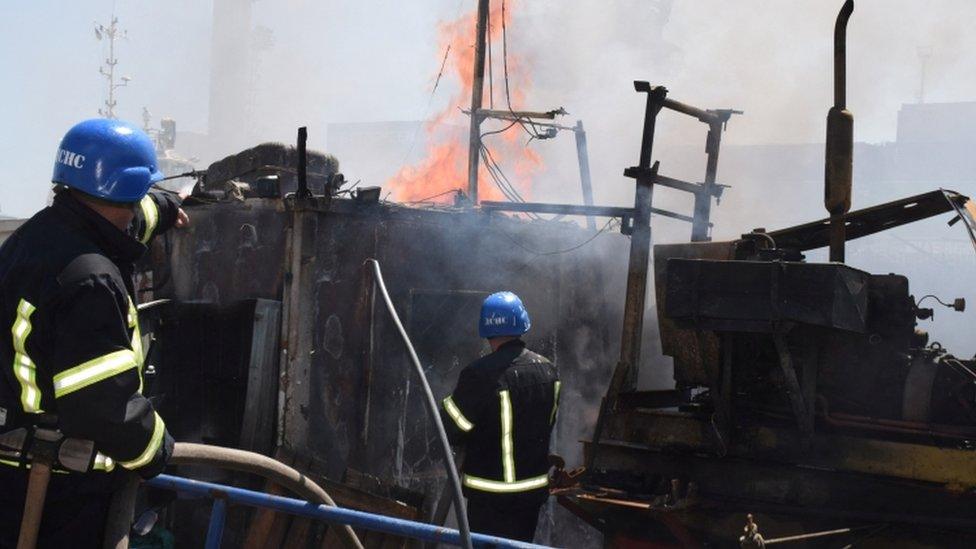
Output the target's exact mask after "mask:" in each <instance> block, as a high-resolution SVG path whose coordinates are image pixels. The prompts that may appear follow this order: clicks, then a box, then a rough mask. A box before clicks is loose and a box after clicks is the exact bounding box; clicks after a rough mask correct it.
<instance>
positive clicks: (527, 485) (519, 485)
mask: <svg viewBox="0 0 976 549" xmlns="http://www.w3.org/2000/svg"><path fill="white" fill-rule="evenodd" d="M464 485H465V486H467V487H468V488H474V489H475V490H482V491H485V492H496V493H502V494H505V493H512V492H525V491H528V490H536V489H539V488H544V487H546V486H549V475H540V476H537V477H532V478H527V479H525V480H519V481H514V482H501V481H497V480H488V479H486V478H478V477H473V476H471V475H464Z"/></svg>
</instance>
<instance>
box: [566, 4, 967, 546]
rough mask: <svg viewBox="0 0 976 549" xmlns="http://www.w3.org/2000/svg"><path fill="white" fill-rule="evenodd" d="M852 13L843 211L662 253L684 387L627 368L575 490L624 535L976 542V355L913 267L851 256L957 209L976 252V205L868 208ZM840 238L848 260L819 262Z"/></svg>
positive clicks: (956, 201)
mask: <svg viewBox="0 0 976 549" xmlns="http://www.w3.org/2000/svg"><path fill="white" fill-rule="evenodd" d="M852 11H853V2H852V1H851V0H848V2H847V3H846V4H845V5H844V8H843V9H842V10H841V13H840V15H839V16H838V19H837V25H836V31H835V52H836V54H835V63H836V68H837V70H836V75H835V77H836V81H835V84H836V85H835V92H836V93H835V99H836V102H835V106H834V108H832V109H831V111H830V114H829V116H828V125H827V128H828V130H827V132H828V133H827V153H826V154H827V161H826V181H825V206H826V208H827V210H828V213H829V214H830V217H829V218H826V219H823V220H819V221H816V222H813V223H808V224H804V225H799V226H795V227H791V228H787V229H783V230H779V231H772V232H767V231H765V230H761V229H760V230H756V231H753V232H750V233H746V234H744V235H742V237H741V238H740V239H737V240H734V241H726V242H692V243H688V244H672V245H658V246H655V248H654V269H655V291H656V295H657V300H658V311H657V314H658V326H659V331H660V336H661V342H662V347H663V352H664V354H665V355H668V356H670V357H672V358H673V359H674V377H675V388H674V389H673V390H666V391H637V390H635V387H634V386H633V384H628V383H627V382H626V377H625V376H621V379H619V380H617V379H616V377H617V376H615V382H616V383H613V384H611V387H610V389H609V391H608V393H607V395H606V396H605V398H604V410H605V414H604V415H603V417H601V421H600V422H599V424H598V426H597V429H596V432H595V436H594V437H593V438H592V439H591V440H590V441H589V442H588V443H587V445H586V446H587V450H586V453H587V463H588V464H589V466H590V468H589V471H588V475H587V477H586V478H585V480H584V482H583V484H582V487H581V488H576V489H573V488H570V489H567V490H566V491H565V492H563V495H562V497H561V502H562V503H563V504H564V505H565V506H566V507H567V508H569V509H571V510H573V511H574V512H575V513H576V514H577V515H578V516H580V517H581V518H583V519H584V520H587V521H588V522H589V523H590V524H592V525H593V526H594V527H596V528H598V529H600V530H601V531H603V532H604V533H605V534H606V536H607V542H608V544H609V545H611V546H621V547H625V546H629V545H630V544H635V545H639V544H640V543H645V542H648V541H652V542H654V543H666V544H673V545H675V546H683V547H698V546H702V545H703V544H716V545H719V546H724V545H735V544H736V543H739V544H741V545H742V546H743V547H762V546H764V543H768V544H772V543H773V542H774V541H775V542H777V543H785V542H787V541H790V542H799V543H809V544H815V543H821V542H826V543H834V544H838V543H839V544H850V543H854V542H856V541H858V540H864V539H871V540H872V541H873V542H875V543H881V544H883V545H885V546H890V545H891V544H895V543H901V544H907V545H908V546H916V545H919V544H935V545H937V546H949V545H952V546H956V545H960V544H961V545H971V544H972V543H973V542H974V539H976V520H974V515H973V513H972V510H971V507H972V505H973V502H974V501H976V499H974V498H976V475H974V473H973V472H974V471H976V467H974V466H976V454H974V453H973V443H972V441H973V440H974V439H976V383H974V381H976V360H966V359H960V358H957V357H955V356H953V355H952V354H951V353H950V352H949V351H948V350H947V349H944V348H942V346H941V345H939V344H938V343H937V342H936V341H935V340H934V339H933V340H931V341H930V338H929V335H928V334H927V333H925V332H924V331H922V330H920V329H918V322H919V321H920V320H925V319H927V318H929V317H931V315H932V314H933V311H932V310H931V309H927V308H924V307H922V300H921V299H916V297H915V296H913V295H912V294H911V290H910V284H909V281H908V279H907V278H906V277H904V276H900V275H897V274H880V275H878V274H871V273H867V272H864V271H862V270H859V269H855V268H853V267H850V266H848V265H846V264H844V251H845V244H846V242H847V241H848V240H852V239H857V238H862V237H867V236H870V235H872V234H875V233H878V232H881V231H885V230H888V229H892V228H894V227H898V226H901V225H904V224H907V223H912V222H914V221H919V220H922V219H927V218H931V217H934V216H938V215H943V214H952V217H951V218H950V225H954V224H956V223H958V222H960V221H961V222H962V223H960V224H961V225H962V226H963V227H964V230H966V231H967V232H968V235H969V237H970V238H971V239H972V240H973V243H974V245H976V223H974V214H976V207H974V205H973V202H972V201H970V200H969V199H968V198H967V197H965V196H963V195H960V194H959V193H956V192H953V191H948V190H936V191H933V192H929V193H925V194H921V195H916V196H912V197H908V198H905V199H901V200H896V201H894V202H890V203H887V204H882V205H879V206H875V207H871V208H867V209H863V210H857V211H853V212H849V211H848V210H849V208H850V194H851V174H852V170H851V163H852V142H853V140H852V139H851V136H852V131H853V130H852V127H853V126H852V124H853V116H852V115H851V114H850V112H848V111H847V110H846V108H845V103H844V87H845V66H844V50H845V29H846V24H847V20H848V18H849V17H850V15H851V13H852ZM824 247H829V249H830V262H824V263H814V262H808V261H806V258H805V256H804V254H805V253H807V252H809V251H811V250H815V249H818V248H824ZM947 305H949V306H950V307H951V308H954V309H956V310H957V311H961V310H963V309H964V308H965V302H964V301H963V300H961V299H957V300H955V301H953V302H952V303H950V304H947ZM746 513H753V515H754V516H753V515H750V516H749V517H748V519H747V518H746V515H745V514H746ZM743 525H745V535H744V536H741V537H740V534H742V532H743ZM760 532H761V533H760ZM763 534H765V535H766V538H767V539H766V540H765V541H764V540H763V538H762V535H763ZM769 538H772V539H769ZM964 540H965V541H964Z"/></svg>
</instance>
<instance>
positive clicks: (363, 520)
mask: <svg viewBox="0 0 976 549" xmlns="http://www.w3.org/2000/svg"><path fill="white" fill-rule="evenodd" d="M146 484H148V485H149V486H152V487H155V488H161V489H165V490H173V491H175V492H179V493H181V494H189V495H193V496H197V497H202V498H209V499H212V500H213V501H214V503H213V508H212V509H211V511H210V524H209V526H208V527H207V540H206V544H205V547H206V548H207V549H218V548H219V547H220V541H221V538H222V537H223V531H224V523H225V522H226V519H227V506H228V505H229V504H237V505H247V506H250V507H259V508H263V509H272V510H274V511H279V512H282V513H288V514H291V515H298V516H302V517H308V518H312V519H315V520H321V521H324V522H327V523H330V524H348V525H349V526H352V527H354V528H362V529H364V530H370V531H373V532H382V533H384V534H392V535H395V536H402V537H407V538H413V539H418V540H422V541H427V542H433V543H442V544H445V545H451V546H455V547H459V546H461V534H460V532H458V531H457V530H454V529H452V528H445V527H442V526H434V525H432V524H426V523H423V522H415V521H412V520H404V519H399V518H395V517H388V516H384V515H377V514H375V513H367V512H364V511H356V510H353V509H346V508H343V507H328V506H325V505H317V504H314V503H311V502H308V501H304V500H300V499H293V498H287V497H282V496H275V495H271V494H265V493H263V492H256V491H254V490H246V489H244V488H235V487H233V486H226V485H223V484H216V483H212V482H202V481H198V480H192V479H188V478H183V477H177V476H173V475H159V476H157V477H155V478H153V479H151V480H148V481H146ZM471 541H472V542H473V544H474V546H475V547H499V548H511V549H542V548H544V547H545V546H543V545H535V544H533V543H526V542H524V541H515V540H511V539H506V538H499V537H495V536H487V535H484V534H471Z"/></svg>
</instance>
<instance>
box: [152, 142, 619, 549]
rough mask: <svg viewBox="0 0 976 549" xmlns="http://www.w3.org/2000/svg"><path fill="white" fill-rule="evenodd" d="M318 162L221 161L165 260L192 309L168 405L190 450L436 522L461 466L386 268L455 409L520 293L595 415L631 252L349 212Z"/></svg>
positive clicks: (173, 324) (167, 273)
mask: <svg viewBox="0 0 976 549" xmlns="http://www.w3.org/2000/svg"><path fill="white" fill-rule="evenodd" d="M299 156H300V155H299V151H298V150H297V149H296V148H294V147H285V146H281V145H263V146H259V147H256V148H254V149H250V150H248V151H245V152H243V153H241V154H239V155H235V156H233V157H230V158H227V159H225V160H222V161H220V162H217V163H214V165H212V166H211V168H210V169H209V170H208V171H207V174H206V178H205V184H204V185H202V187H201V188H200V189H198V190H197V192H196V193H195V195H194V196H193V197H192V198H191V199H189V200H188V206H187V208H188V211H189V213H190V215H191V216H192V218H193V224H192V226H191V228H190V229H189V230H188V231H185V232H182V233H178V234H171V235H169V236H167V238H166V239H165V240H164V241H161V242H159V243H158V245H157V247H156V249H155V250H154V251H153V252H154V253H153V258H154V259H153V261H152V262H151V264H150V265H147V268H149V269H150V270H151V273H152V276H151V281H152V282H151V284H149V283H148V282H147V286H149V285H151V286H152V297H153V298H154V299H170V300H172V301H171V302H170V304H169V305H168V306H167V307H162V308H159V311H158V317H159V322H160V325H159V326H158V327H157V329H156V338H157V344H156V345H155V346H154V350H153V351H152V353H153V355H154V356H153V357H151V359H150V361H151V362H153V364H155V365H156V371H157V372H158V374H157V375H156V376H155V378H154V379H153V380H152V381H151V382H150V383H151V384H150V390H151V391H152V393H153V394H155V395H156V398H157V399H158V402H159V409H160V413H161V414H164V415H166V417H167V418H168V425H169V426H170V429H171V430H172V432H173V434H174V436H176V437H177V438H178V439H179V440H181V441H204V442H208V443H213V444H219V445H225V446H233V447H242V448H246V449H252V450H256V451H260V452H262V453H266V454H271V455H273V454H274V453H275V449H276V448H277V449H284V450H285V451H286V452H287V453H288V454H290V455H293V456H299V457H298V462H296V463H299V462H300V463H302V464H303V467H302V469H303V470H305V471H306V472H309V473H310V474H316V475H319V476H320V477H323V478H325V479H327V480H331V481H332V482H333V483H341V482H343V481H344V480H345V481H349V482H350V483H352V484H353V485H355V486H357V487H360V488H364V489H367V491H369V492H371V493H372V494H374V495H376V494H379V495H382V496H383V497H385V498H388V499H392V500H397V501H401V502H405V503H407V504H408V505H409V506H412V508H414V509H415V511H416V513H417V514H416V515H415V516H416V517H419V518H423V517H426V516H427V514H428V513H430V512H431V511H432V510H433V507H434V505H435V504H436V500H437V497H438V495H439V494H440V487H441V484H442V483H443V480H444V469H443V464H442V463H441V460H440V459H439V458H438V457H437V456H438V454H437V452H436V451H434V448H435V444H436V442H435V441H436V438H435V437H436V434H435V433H434V431H433V428H432V423H431V421H430V418H429V417H428V414H427V412H426V410H425V408H424V406H423V403H422V400H421V398H420V394H419V388H418V380H416V379H414V374H413V373H412V371H411V370H410V368H409V366H408V362H407V357H406V354H405V352H404V350H403V348H402V344H401V342H400V339H399V337H398V336H397V335H396V332H395V330H394V328H393V325H392V323H391V321H390V319H389V318H388V317H387V315H386V313H385V311H384V310H383V309H382V305H377V303H376V299H377V295H376V293H375V291H374V286H373V284H374V281H373V279H372V275H371V271H370V269H369V268H367V267H366V266H364V261H365V260H366V259H368V258H375V259H377V260H378V261H379V262H380V263H381V264H382V266H383V270H384V273H385V278H386V280H387V285H388V287H389V290H390V292H391V294H392V297H393V300H394V302H395V303H396V306H397V308H398V310H399V312H400V315H401V317H402V318H403V319H404V321H405V324H406V325H407V330H408V332H409V334H410V337H411V338H412V340H413V342H414V345H415V346H416V348H417V350H418V353H419V355H420V357H421V360H422V361H423V364H424V366H425V368H426V370H427V376H428V378H429V379H430V382H431V384H432V386H433V390H434V393H435V394H436V395H439V396H443V395H446V394H448V393H449V392H450V390H451V389H452V388H453V385H454V383H455V382H456V379H457V375H458V373H459V372H460V369H461V368H462V367H463V366H464V365H466V363H467V362H469V361H471V360H473V359H475V358H477V357H478V356H479V353H481V352H483V351H484V349H483V345H484V342H483V341H482V340H480V339H478V335H477V329H476V326H477V324H476V319H477V314H478V309H479V307H480V304H481V301H482V300H483V298H484V297H485V296H487V295H488V294H489V293H491V292H493V291H497V290H499V289H510V290H512V291H515V292H518V293H519V294H520V295H521V296H522V297H523V299H524V300H525V302H526V304H527V306H528V307H530V308H531V310H532V314H533V318H534V325H535V327H534V328H533V331H532V332H530V333H529V334H528V342H529V344H530V345H532V346H533V347H534V348H537V349H540V352H543V353H545V354H546V355H547V356H549V357H551V358H552V359H553V360H554V361H555V363H556V364H557V366H558V367H559V368H560V369H561V372H562V374H561V375H562V377H563V380H564V381H563V387H564V389H563V390H564V391H565V393H564V394H565V395H566V398H567V399H569V400H570V401H572V402H574V403H591V406H592V410H591V411H590V412H589V415H591V416H592V415H595V407H596V403H597V402H598V401H599V396H600V394H601V389H600V387H602V386H603V384H604V383H605V380H606V378H607V377H608V375H609V372H608V370H607V368H606V364H608V363H609V358H608V357H609V356H610V355H612V354H613V352H614V349H613V347H614V344H615V341H614V339H615V337H616V334H617V333H618V330H619V329H618V328H617V326H618V325H619V318H620V316H619V313H618V311H619V309H620V302H621V301H622V292H620V291H615V290H614V288H622V287H623V277H624V273H625V269H626V262H625V261H624V260H623V258H624V257H625V255H626V252H625V250H626V239H625V238H623V237H621V236H619V235H616V236H615V235H613V234H612V233H595V232H593V231H587V230H584V229H582V228H580V227H579V226H578V225H576V224H574V223H568V222H559V221H555V222H553V221H526V220H524V219H516V218H512V217H508V216H504V215H500V214H497V213H492V212H491V211H488V210H485V211H472V210H471V209H470V208H451V207H445V208H440V209H437V208H410V207H405V206H402V205H397V204H391V203H386V202H382V201H380V200H379V190H378V189H357V190H356V191H355V192H353V193H351V194H350V195H346V194H340V195H336V191H337V190H338V187H337V185H338V183H337V182H338V181H339V180H340V179H339V176H337V175H336V174H337V169H338V165H337V162H336V160H335V159H334V158H332V157H330V156H328V155H320V154H317V153H312V152H309V153H308V154H307V157H306V158H307V161H306V162H305V168H304V170H305V171H306V172H307V174H306V180H305V181H304V182H302V181H300V179H301V177H300V175H299V174H300V173H301V172H302V170H299V169H296V166H298V165H299V164H300V162H298V158H299ZM560 252H565V253H560ZM214 339H216V341H217V342H218V343H217V344H214V343H213V341H214ZM572 408H573V409H574V410H573V415H576V414H580V415H581V416H583V417H585V416H586V415H587V414H588V412H587V410H586V405H585V404H581V405H576V404H574V406H573V407H572ZM585 432H586V422H585V420H583V419H582V418H581V419H580V420H579V421H577V418H575V417H570V418H568V419H567V420H566V421H563V422H560V424H559V427H558V428H557V432H556V435H555V438H556V440H557V441H558V442H557V446H558V449H559V451H560V452H562V453H563V454H564V455H567V456H570V457H571V456H572V455H573V454H574V453H578V452H579V449H578V445H577V441H578V440H579V439H580V438H581V437H582V436H584V434H585ZM576 461H578V458H577V460H576ZM365 479H369V480H365ZM187 512H188V513H190V512H192V511H187ZM252 534H254V533H253V532H252ZM254 535H257V534H254ZM278 541H280V540H278ZM269 542H270V540H269ZM272 545H273V543H272Z"/></svg>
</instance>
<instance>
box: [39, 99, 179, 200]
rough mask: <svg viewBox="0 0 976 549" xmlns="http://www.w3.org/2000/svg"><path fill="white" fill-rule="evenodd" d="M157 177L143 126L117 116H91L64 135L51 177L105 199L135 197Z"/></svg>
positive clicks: (156, 164)
mask: <svg viewBox="0 0 976 549" xmlns="http://www.w3.org/2000/svg"><path fill="white" fill-rule="evenodd" d="M162 178H163V174H162V172H160V171H159V162H158V161H157V159H156V147H155V146H154V145H153V142H152V139H150V138H149V136H148V135H146V132H144V131H142V130H141V129H139V128H138V127H137V126H135V125H133V124H129V123H128V122H122V121H121V120H111V119H107V118H94V119H91V120H85V121H84V122H79V123H78V124H75V126H74V127H73V128H71V129H70V130H68V133H66V134H65V135H64V138H63V139H62V140H61V145H59V146H58V155H57V157H56V158H55V160H54V175H52V176H51V181H52V182H53V183H60V184H62V185H64V186H66V187H71V188H72V189H77V190H79V191H81V192H83V193H85V194H88V195H91V196H94V197H96V198H101V199H103V200H108V201H110V202H138V201H140V200H142V197H144V196H146V193H147V192H149V187H151V186H152V185H153V183H156V182H157V181H159V180H160V179H162Z"/></svg>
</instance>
